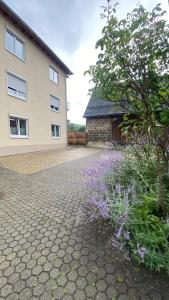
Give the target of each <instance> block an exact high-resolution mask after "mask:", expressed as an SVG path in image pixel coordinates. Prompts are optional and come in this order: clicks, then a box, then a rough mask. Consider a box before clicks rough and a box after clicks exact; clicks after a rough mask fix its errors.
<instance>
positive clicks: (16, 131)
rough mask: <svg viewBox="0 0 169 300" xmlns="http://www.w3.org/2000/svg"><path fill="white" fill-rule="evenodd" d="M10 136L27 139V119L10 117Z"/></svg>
mask: <svg viewBox="0 0 169 300" xmlns="http://www.w3.org/2000/svg"><path fill="white" fill-rule="evenodd" d="M9 121H10V134H11V136H12V137H21V138H24V137H28V129H27V128H28V126H27V122H28V120H27V119H24V118H18V117H13V116H10V120H9Z"/></svg>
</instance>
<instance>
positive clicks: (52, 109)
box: [49, 95, 60, 113]
mask: <svg viewBox="0 0 169 300" xmlns="http://www.w3.org/2000/svg"><path fill="white" fill-rule="evenodd" d="M50 97H53V98H56V99H57V100H59V109H58V110H56V109H54V108H52V107H51V104H50V109H51V111H54V112H57V113H58V112H60V98H58V97H56V96H53V95H50ZM50 97H49V101H50Z"/></svg>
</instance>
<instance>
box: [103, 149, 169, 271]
mask: <svg viewBox="0 0 169 300" xmlns="http://www.w3.org/2000/svg"><path fill="white" fill-rule="evenodd" d="M141 150H142V148H141V147H140V149H139V152H138V153H139V155H140V156H141V159H140V160H139V159H136V158H135V155H133V152H132V151H131V149H130V148H129V149H128V150H127V153H126V159H125V160H124V161H123V162H122V163H121V166H120V167H118V169H117V170H116V175H115V176H114V174H113V175H112V174H109V175H108V176H107V178H106V184H107V188H108V202H109V207H110V221H111V223H112V224H113V226H114V228H115V237H116V239H117V240H118V242H120V243H119V244H120V245H121V246H123V245H124V244H125V246H126V248H128V249H129V251H130V255H131V256H132V257H133V258H134V260H135V261H137V262H138V263H144V264H145V265H146V266H147V267H149V268H150V269H154V270H157V271H160V270H166V271H167V272H168V274H169V220H168V219H166V218H164V216H163V213H162V211H161V209H160V206H159V201H158V189H159V183H158V179H157V166H156V162H155V158H154V157H155V156H154V155H153V151H154V150H153V149H152V155H151V156H150V158H149V159H147V157H145V156H144V155H143V153H142V151H141ZM163 201H164V205H165V208H166V215H168V214H169V209H168V202H169V193H168V189H167V188H166V190H165V197H164V199H163Z"/></svg>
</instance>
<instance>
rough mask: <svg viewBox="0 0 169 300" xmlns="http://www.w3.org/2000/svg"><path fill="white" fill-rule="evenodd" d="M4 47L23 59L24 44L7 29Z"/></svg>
mask: <svg viewBox="0 0 169 300" xmlns="http://www.w3.org/2000/svg"><path fill="white" fill-rule="evenodd" d="M6 49H7V50H8V51H9V52H11V53H13V54H15V55H16V56H17V57H19V58H20V59H22V60H24V57H25V44H24V43H23V42H22V41H21V40H20V39H19V38H18V37H17V36H16V35H14V34H13V33H12V32H10V31H9V30H7V31H6Z"/></svg>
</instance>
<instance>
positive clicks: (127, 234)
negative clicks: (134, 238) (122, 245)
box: [123, 231, 130, 241]
mask: <svg viewBox="0 0 169 300" xmlns="http://www.w3.org/2000/svg"><path fill="white" fill-rule="evenodd" d="M123 236H124V239H125V240H126V241H129V240H130V232H129V231H123Z"/></svg>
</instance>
